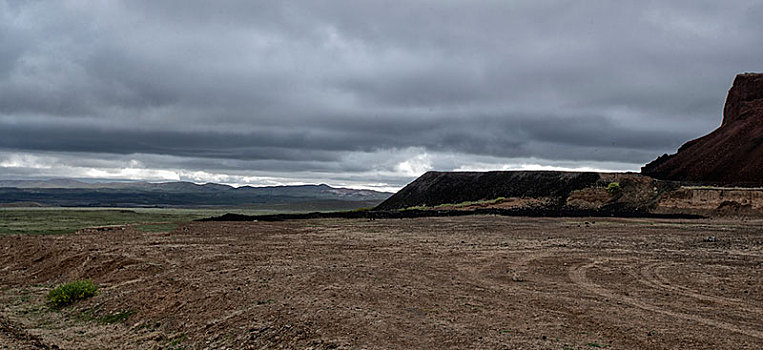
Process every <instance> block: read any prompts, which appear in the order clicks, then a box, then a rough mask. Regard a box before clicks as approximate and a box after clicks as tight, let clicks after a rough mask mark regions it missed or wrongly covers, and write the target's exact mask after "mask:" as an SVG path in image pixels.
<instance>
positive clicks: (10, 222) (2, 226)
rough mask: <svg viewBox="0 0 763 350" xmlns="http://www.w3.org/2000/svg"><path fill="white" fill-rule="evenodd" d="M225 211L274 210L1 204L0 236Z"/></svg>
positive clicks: (153, 227)
mask: <svg viewBox="0 0 763 350" xmlns="http://www.w3.org/2000/svg"><path fill="white" fill-rule="evenodd" d="M225 213H237V214H245V215H257V214H273V213H274V212H273V211H261V210H247V209H175V208H172V209H166V208H129V209H124V208H0V236H4V235H9V234H36V235H45V234H66V233H73V232H75V231H77V230H79V229H83V228H87V227H97V226H108V225H136V224H164V226H165V227H157V226H156V225H144V226H145V229H146V230H149V231H150V230H157V229H165V228H166V227H170V226H172V225H174V224H175V223H179V222H187V221H191V220H195V219H201V218H206V217H211V216H218V215H222V214H225ZM168 225H169V226H168ZM141 227H142V226H141Z"/></svg>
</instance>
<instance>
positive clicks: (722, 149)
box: [641, 73, 763, 185]
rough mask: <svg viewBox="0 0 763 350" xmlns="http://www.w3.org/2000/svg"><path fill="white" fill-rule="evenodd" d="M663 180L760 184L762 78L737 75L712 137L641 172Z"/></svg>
mask: <svg viewBox="0 0 763 350" xmlns="http://www.w3.org/2000/svg"><path fill="white" fill-rule="evenodd" d="M641 173H642V174H644V175H648V176H651V177H654V178H657V179H662V180H677V181H695V182H703V183H714V184H738V185H760V184H763V74H759V73H745V74H740V75H737V76H736V78H735V79H734V83H733V86H732V87H731V89H730V90H729V93H728V96H727V98H726V104H725V106H724V109H723V122H722V124H721V126H720V127H719V128H718V129H716V130H715V131H713V132H712V133H710V134H708V135H706V136H703V137H701V138H698V139H696V140H692V141H689V142H687V143H686V144H684V145H683V146H681V148H679V149H678V153H676V154H674V155H663V156H661V157H659V158H657V159H656V160H654V161H652V162H651V163H649V164H647V165H646V166H644V167H643V168H641Z"/></svg>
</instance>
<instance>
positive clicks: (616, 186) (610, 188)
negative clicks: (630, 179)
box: [607, 182, 623, 196]
mask: <svg viewBox="0 0 763 350" xmlns="http://www.w3.org/2000/svg"><path fill="white" fill-rule="evenodd" d="M622 190H623V189H622V188H621V187H620V183H619V182H610V183H609V185H607V192H608V193H609V194H611V195H613V196H614V195H616V194H618V193H620V192H621V191H622Z"/></svg>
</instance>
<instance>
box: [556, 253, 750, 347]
mask: <svg viewBox="0 0 763 350" xmlns="http://www.w3.org/2000/svg"><path fill="white" fill-rule="evenodd" d="M606 261H607V260H597V261H593V262H591V263H588V264H585V265H577V266H573V267H571V268H570V270H569V276H570V279H571V280H572V282H573V283H575V284H576V285H577V286H579V287H581V288H582V289H584V290H586V291H588V292H591V293H593V294H596V295H599V296H602V297H605V298H608V299H612V300H617V301H620V302H623V303H626V304H629V305H631V306H635V307H637V308H639V309H642V310H646V311H650V312H655V313H659V314H663V315H667V316H670V317H674V318H680V319H683V320H687V321H693V322H697V323H699V324H702V325H706V326H712V327H716V328H722V329H725V330H727V331H731V332H735V333H740V334H743V335H746V336H749V337H753V338H758V339H763V331H759V330H754V329H748V328H743V327H739V326H737V325H734V324H731V323H727V322H722V321H717V320H713V319H709V318H705V317H701V316H698V315H691V314H685V313H681V312H675V311H670V310H666V309H663V308H661V307H658V306H655V305H652V304H648V303H645V302H642V301H640V300H637V299H634V298H631V297H627V296H623V295H618V294H615V293H614V292H612V291H610V290H609V289H606V288H603V287H601V286H599V285H597V284H595V283H593V282H591V280H589V279H588V277H587V276H586V275H587V271H588V270H589V269H591V268H592V267H593V266H595V265H597V264H600V263H603V262H606Z"/></svg>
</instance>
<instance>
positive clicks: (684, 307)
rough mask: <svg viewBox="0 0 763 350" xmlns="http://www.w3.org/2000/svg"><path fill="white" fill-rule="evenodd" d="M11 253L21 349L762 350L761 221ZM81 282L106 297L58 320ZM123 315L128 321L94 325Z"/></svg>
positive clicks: (226, 235) (501, 221)
mask: <svg viewBox="0 0 763 350" xmlns="http://www.w3.org/2000/svg"><path fill="white" fill-rule="evenodd" d="M583 221H588V222H589V223H588V224H586V223H585V222H583ZM710 235H712V236H716V237H718V241H717V242H714V243H708V242H703V239H704V238H705V237H707V236H710ZM0 251H2V252H6V253H5V254H2V255H0V270H1V271H3V274H0V304H2V307H1V308H0V321H3V320H5V321H3V322H0V325H3V324H6V323H7V324H8V325H10V326H9V327H0V341H5V342H11V343H10V344H11V345H10V348H12V349H13V348H18V349H27V348H32V349H34V348H35V346H38V345H39V346H38V348H40V346H50V347H53V346H54V345H55V346H57V347H59V348H61V349H94V348H99V347H100V348H103V347H106V348H108V347H110V346H111V345H113V344H123V345H121V346H120V347H121V348H124V349H168V348H181V347H186V348H188V349H206V348H208V349H222V348H226V347H230V348H234V349H235V348H252V349H259V348H274V347H283V348H314V349H332V348H347V349H387V348H400V349H418V348H449V349H477V348H479V349H504V348H509V349H560V350H564V349H567V350H569V349H591V348H595V347H597V346H601V347H607V348H610V349H644V348H649V349H678V348H681V349H706V348H713V349H760V348H763V324H761V323H760V319H763V295H762V294H761V290H763V222H746V223H739V222H719V221H702V222H697V221H668V220H656V221H655V220H636V219H628V220H626V219H622V220H616V219H604V218H589V219H564V218H561V219H545V218H511V217H491V216H483V217H459V218H419V219H405V220H399V219H396V220H375V221H366V220H329V219H322V220H305V221H290V222H276V223H259V222H248V223H247V222H239V223H224V222H221V223H189V224H186V225H181V226H180V227H179V228H178V229H177V230H175V231H173V232H166V233H144V232H138V231H135V230H132V229H127V230H126V231H121V230H120V231H119V232H111V233H110V232H105V233H104V232H86V233H80V234H75V235H68V236H25V237H2V238H0ZM75 278H92V279H94V280H95V281H96V282H97V283H98V284H99V285H101V286H102V288H101V294H100V295H98V296H97V297H94V298H92V299H90V300H87V301H84V302H81V303H78V304H77V305H75V306H73V307H70V308H67V309H65V310H62V311H53V310H50V309H47V308H46V307H45V306H44V295H45V293H46V291H47V290H49V289H50V288H52V287H53V286H54V285H55V284H57V283H60V282H63V281H68V280H71V279H75ZM120 310H130V311H131V312H132V313H131V314H130V316H129V318H127V320H126V322H119V323H114V324H104V323H99V322H96V321H94V319H93V318H92V317H91V319H90V320H88V319H87V318H84V320H83V317H82V315H95V316H96V317H100V316H104V315H111V314H115V313H117V312H119V311H120ZM88 313H89V314H88ZM6 321H7V322H6ZM11 326H12V327H11ZM6 328H7V329H8V330H6ZM17 330H18V332H17ZM35 339H36V340H35ZM37 341H39V344H37V343H35V342H37Z"/></svg>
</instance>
